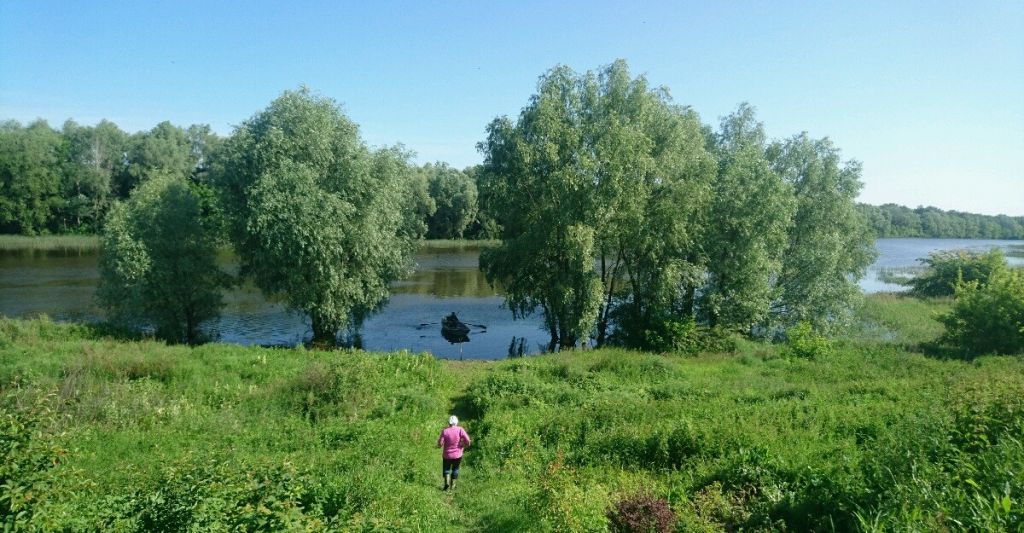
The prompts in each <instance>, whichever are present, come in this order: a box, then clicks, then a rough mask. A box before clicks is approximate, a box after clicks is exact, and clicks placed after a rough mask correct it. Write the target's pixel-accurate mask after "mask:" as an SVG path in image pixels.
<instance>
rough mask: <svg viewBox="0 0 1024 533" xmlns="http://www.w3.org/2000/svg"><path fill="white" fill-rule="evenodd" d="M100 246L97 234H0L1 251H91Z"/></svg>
mask: <svg viewBox="0 0 1024 533" xmlns="http://www.w3.org/2000/svg"><path fill="white" fill-rule="evenodd" d="M99 247H100V240H99V237H97V236H95V235H37V236H34V237H27V236H25V235H0V251H4V252H22V251H24V252H89V251H95V250H98V249H99Z"/></svg>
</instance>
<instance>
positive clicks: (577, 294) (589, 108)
mask: <svg viewBox="0 0 1024 533" xmlns="http://www.w3.org/2000/svg"><path fill="white" fill-rule="evenodd" d="M480 150H481V151H482V152H483V153H484V156H485V162H484V165H483V167H482V170H481V172H482V173H483V179H482V182H483V183H485V184H486V189H485V190H484V192H483V196H484V198H485V208H486V210H487V211H488V212H492V213H495V214H496V217H497V219H498V221H499V223H500V224H501V226H502V228H503V233H502V238H503V242H502V245H501V246H500V247H499V248H496V249H494V250H491V251H489V252H488V253H487V254H485V255H484V256H483V257H482V258H481V267H482V268H483V269H484V272H485V273H486V274H487V276H488V279H491V280H496V281H500V282H501V283H502V286H503V287H505V288H506V291H507V296H506V302H507V303H508V305H509V307H510V308H512V309H513V312H515V313H517V314H525V313H529V312H532V311H533V310H535V309H538V308H539V309H541V310H542V312H543V313H544V315H545V322H546V323H547V325H548V328H549V330H550V332H551V335H552V343H559V344H561V346H563V347H571V346H574V345H576V344H577V343H578V342H579V341H581V340H584V339H585V338H586V337H588V336H589V335H590V334H591V332H592V329H593V328H594V327H595V326H596V327H597V328H598V330H600V331H601V332H602V333H601V334H599V338H600V339H602V340H603V339H604V337H605V335H604V332H605V331H606V330H607V329H608V327H609V318H610V313H609V310H610V307H611V306H612V305H613V303H614V302H618V303H621V302H626V303H623V304H622V305H630V306H634V307H636V308H637V309H639V310H638V311H637V312H639V313H647V307H648V306H652V305H666V302H669V301H671V300H672V297H671V293H674V292H676V291H677V290H678V286H677V285H675V284H674V283H673V282H672V281H669V280H675V279H678V276H677V275H676V274H677V273H678V272H680V271H681V270H685V269H681V268H675V267H674V263H677V262H679V261H683V260H684V258H685V257H686V256H687V254H688V253H690V252H692V247H693V244H694V242H695V241H694V236H695V233H696V232H695V231H694V228H693V226H692V222H693V221H694V220H695V219H696V218H697V216H696V212H698V211H700V210H702V209H703V202H705V201H706V199H707V194H706V191H707V190H708V188H709V185H710V180H711V176H712V175H711V172H712V171H713V167H712V165H711V164H712V160H711V158H710V156H709V155H708V154H707V153H706V152H705V150H704V141H703V137H702V136H701V133H700V123H699V121H698V120H697V118H696V115H694V114H693V113H692V112H689V111H688V110H685V109H683V108H680V107H677V106H674V105H672V103H671V101H670V99H669V98H668V96H667V95H666V94H665V93H664V92H662V91H654V90H651V89H649V88H648V86H647V81H646V80H645V79H644V78H643V77H639V78H632V77H631V76H630V74H629V70H628V67H627V66H626V64H625V62H624V61H617V62H616V63H614V64H612V65H610V66H608V67H606V68H605V69H603V70H602V71H600V72H599V73H593V72H588V73H586V74H577V73H575V72H573V71H572V70H571V69H569V68H568V67H564V66H560V67H556V68H554V69H552V70H551V71H549V72H548V73H547V74H545V75H544V76H542V77H541V80H540V82H539V83H538V87H537V94H536V95H535V96H534V97H533V98H532V99H531V101H530V103H529V105H527V106H526V107H524V108H523V110H522V112H521V113H520V115H519V118H518V120H517V121H516V122H514V123H513V122H512V121H511V120H509V119H508V118H498V119H495V120H494V121H493V122H492V123H491V124H490V126H489V127H488V139H487V141H485V142H484V143H481V144H480ZM602 259H603V260H602ZM595 265H597V266H595ZM595 269H597V270H595ZM627 271H628V272H629V276H630V278H631V279H633V280H641V279H643V280H645V281H644V282H639V283H632V284H631V285H630V289H631V290H632V291H634V292H636V291H647V292H654V293H657V294H651V295H650V297H647V295H646V294H645V296H644V297H643V298H634V299H622V300H618V299H616V298H614V297H616V296H618V294H617V292H618V290H619V289H621V288H623V287H626V286H627V282H626V281H625V280H626V272H627ZM665 276H668V279H666V278H665ZM646 280H651V282H650V283H648V282H647V281H646ZM666 291H667V293H669V294H668V295H666Z"/></svg>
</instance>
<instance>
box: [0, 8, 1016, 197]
mask: <svg viewBox="0 0 1024 533" xmlns="http://www.w3.org/2000/svg"><path fill="white" fill-rule="evenodd" d="M616 58H625V59H626V60H628V61H629V64H630V66H631V68H632V70H633V72H634V74H644V75H646V76H647V78H648V79H649V80H650V82H651V83H652V84H654V85H664V86H667V87H668V88H670V90H671V93H672V95H673V97H674V99H675V100H676V102H677V103H680V104H685V105H689V106H692V107H693V108H694V109H695V110H696V111H697V112H699V113H700V115H701V117H702V119H703V120H704V121H705V122H711V123H716V124H717V122H718V120H719V118H720V117H721V116H723V115H725V114H727V113H729V112H730V111H732V110H733V109H734V108H735V107H736V105H737V104H739V103H740V102H743V101H747V102H750V103H751V104H753V105H754V106H756V107H757V108H758V111H759V116H760V118H761V120H763V121H764V122H765V125H766V127H767V130H768V133H769V135H771V136H773V137H786V136H789V135H792V134H795V133H798V132H800V131H807V132H809V133H810V134H811V135H813V136H817V137H820V136H829V137H831V138H832V139H834V140H835V142H836V144H837V145H838V146H839V147H841V148H842V150H843V155H844V157H846V158H851V159H858V160H860V161H862V162H863V164H864V174H863V180H864V183H865V187H864V191H863V193H862V195H861V201H864V202H868V203H873V204H880V203H886V202H895V203H899V204H904V205H909V206H911V207H915V206H917V205H935V206H937V207H941V208H943V209H958V210H963V211H971V212H979V213H987V214H996V213H1007V214H1012V215H1024V2H1022V1H1021V0H1013V1H1008V2H985V1H981V2H974V1H972V2H966V1H963V2H893V1H877V2H876V1H857V2H843V3H834V4H833V3H829V2H798V3H785V2H761V3H739V2H693V3H683V2H663V3H662V2H627V1H586V2H582V1H581V2H561V1H540V2H527V1H516V2H507V3H502V4H501V5H498V4H497V3H495V2H488V1H480V0H476V1H467V2H413V1H408V2H385V1H378V0H374V1H366V2H363V1H358V2H357V1H348V2H341V1H324V2H308V1H300V0H297V1H291V2H281V1H278V2H255V1H253V2H228V1H223V2H221V1H213V2H210V1H193V0H176V1H173V2H155V1H128V2H119V1H111V0H104V1H94V2H86V1H82V2H78V1H75V2H67V1H64V2H54V1H50V0H24V1H15V0H0V118H13V119H17V120H20V121H22V122H27V121H31V120H34V119H35V118H44V119H46V120H48V121H50V123H51V124H52V125H54V126H58V127H59V126H60V124H61V123H62V122H63V121H64V120H65V119H66V118H69V117H70V118H74V119H75V120H77V121H78V122H80V123H85V124H93V123H95V122H98V121H99V120H100V119H103V118H106V119H109V120H112V121H114V122H116V123H117V124H118V125H120V126H121V127H122V128H124V129H126V130H129V131H138V130H143V129H149V128H152V127H153V126H155V125H156V124H157V123H158V122H160V121H162V120H170V121H171V122H173V123H175V124H179V125H182V126H187V125H189V124H192V123H207V124H210V125H211V126H212V127H213V128H214V130H215V131H217V132H219V133H222V134H228V133H230V132H231V130H232V127H233V126H234V125H237V124H239V123H240V122H241V121H243V120H245V119H246V118H248V117H250V116H252V115H253V114H254V113H256V112H257V111H259V110H261V109H263V108H264V107H265V106H266V105H267V104H268V103H269V102H270V101H271V100H272V99H273V98H274V97H276V96H277V95H278V94H279V93H280V92H281V91H283V90H285V89H293V88H296V87H298V86H299V85H300V84H305V85H307V86H309V87H310V88H312V89H314V90H316V91H318V92H320V93H321V94H323V95H325V96H329V97H331V98H334V99H335V100H337V101H338V102H340V103H341V104H342V105H343V108H344V110H345V112H346V113H347V114H348V115H349V116H350V117H351V118H352V119H353V120H355V121H356V122H357V123H359V124H360V126H361V128H362V133H363V136H364V138H365V139H366V140H367V141H368V142H369V143H370V144H373V145H384V144H393V143H396V142H401V143H403V144H404V145H406V147H408V148H410V149H412V150H414V151H415V152H416V153H417V154H418V157H417V160H418V161H419V162H426V161H435V160H440V161H447V162H449V163H451V164H453V165H455V166H459V167H461V166H465V165H469V164H474V163H478V162H480V160H481V156H480V154H479V153H477V151H476V149H475V144H476V142H477V141H479V140H481V139H482V138H483V136H484V127H485V126H486V124H487V123H488V122H489V121H490V120H491V119H492V118H494V117H495V116H498V115H504V114H511V115H514V114H516V113H518V111H519V110H520V109H521V108H522V106H523V105H525V104H526V103H527V100H528V98H529V97H530V95H532V94H533V92H534V89H535V85H536V81H537V77H538V76H539V75H540V74H542V73H543V72H544V71H546V70H547V69H549V68H551V67H552V66H554V65H556V64H559V63H564V64H567V65H569V66H571V67H572V68H574V69H576V70H578V71H585V70H588V69H594V68H597V67H600V66H602V65H606V64H608V63H610V62H612V61H613V60H615V59H616Z"/></svg>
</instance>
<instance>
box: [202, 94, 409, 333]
mask: <svg viewBox="0 0 1024 533" xmlns="http://www.w3.org/2000/svg"><path fill="white" fill-rule="evenodd" d="M407 159H408V154H406V153H405V152H404V151H402V150H401V149H400V148H384V149H379V150H375V151H371V150H369V149H368V148H367V147H366V145H365V144H364V143H363V141H362V140H361V139H360V138H359V133H358V128H357V126H356V125H355V124H354V123H353V122H352V121H350V120H349V119H348V118H346V117H345V116H344V115H343V114H342V112H341V110H340V108H339V107H338V105H337V104H336V103H335V102H334V101H333V100H330V99H328V98H324V97H321V96H318V95H315V94H313V93H312V92H310V91H309V90H308V89H305V88H303V89H300V90H298V91H286V92H285V93H284V94H282V95H281V96H280V97H278V98H277V99H276V100H274V101H273V102H271V103H270V105H269V106H268V107H267V108H266V109H265V110H263V111H261V112H260V113H257V114H256V115H255V116H254V117H252V118H251V119H249V120H247V121H245V122H244V123H242V125H241V126H239V127H238V129H237V130H236V131H235V133H234V135H233V136H232V137H231V139H229V140H228V141H227V142H226V143H225V146H224V152H223V157H222V159H221V162H220V163H219V164H218V165H219V166H215V169H214V175H215V178H214V181H215V183H216V184H217V186H218V187H219V188H220V190H222V191H223V194H224V205H225V209H226V211H227V215H228V219H229V221H230V223H229V226H230V228H231V236H232V241H233V243H234V245H235V248H236V249H237V251H238V255H239V258H240V261H241V271H242V273H243V274H244V275H249V276H252V277H253V279H254V280H255V283H256V285H257V286H258V287H259V288H260V289H261V290H262V291H263V292H265V293H266V294H268V295H270V296H273V297H279V298H281V299H282V300H283V301H284V302H285V303H286V304H287V305H288V307H289V308H291V309H293V310H295V311H298V312H301V313H303V314H306V315H308V316H309V317H310V320H311V323H312V330H313V339H314V342H318V343H333V342H334V340H335V339H336V336H337V333H338V331H339V330H341V329H342V328H345V327H346V326H349V325H351V324H354V323H358V322H359V321H360V320H361V319H362V317H364V316H366V314H367V313H369V312H370V311H371V310H373V309H374V308H375V307H376V306H378V305H379V304H380V303H382V302H383V301H384V300H385V299H386V298H387V296H388V294H389V292H388V284H389V283H390V282H391V281H392V280H394V279H396V278H398V277H399V276H402V275H404V274H405V273H406V272H407V271H408V270H409V267H410V259H411V255H412V251H413V247H414V242H415V238H416V236H417V235H418V233H417V229H416V228H413V227H411V224H410V220H411V217H409V216H407V213H406V211H405V210H407V209H409V208H410V206H409V205H408V203H407V202H405V201H404V195H405V193H406V192H407V191H408V190H409V187H408V182H409V180H410V169H409V166H408V164H407Z"/></svg>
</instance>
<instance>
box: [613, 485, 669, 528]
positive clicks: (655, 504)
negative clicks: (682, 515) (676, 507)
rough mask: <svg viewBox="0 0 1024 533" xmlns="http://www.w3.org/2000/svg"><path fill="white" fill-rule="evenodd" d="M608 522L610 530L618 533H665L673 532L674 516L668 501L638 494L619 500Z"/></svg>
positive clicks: (645, 494)
mask: <svg viewBox="0 0 1024 533" xmlns="http://www.w3.org/2000/svg"><path fill="white" fill-rule="evenodd" d="M608 521H609V523H610V525H611V530H612V531H616V532H620V533H634V532H640V533H665V532H667V531H673V530H674V528H675V524H676V514H675V512H673V511H672V507H670V506H669V503H668V500H666V499H664V498H659V497H657V496H654V495H651V494H647V493H638V494H633V495H631V496H627V497H625V498H623V499H621V500H619V502H618V503H617V504H615V510H614V511H613V512H610V513H608Z"/></svg>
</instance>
